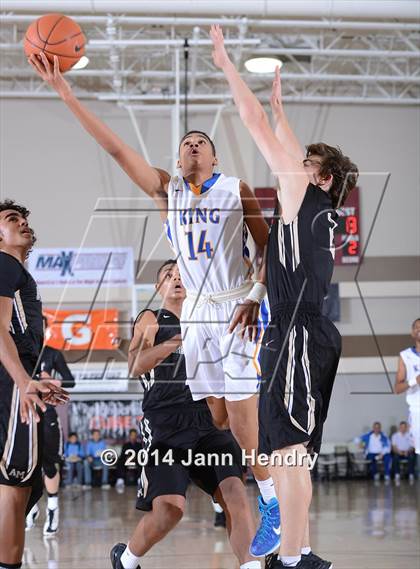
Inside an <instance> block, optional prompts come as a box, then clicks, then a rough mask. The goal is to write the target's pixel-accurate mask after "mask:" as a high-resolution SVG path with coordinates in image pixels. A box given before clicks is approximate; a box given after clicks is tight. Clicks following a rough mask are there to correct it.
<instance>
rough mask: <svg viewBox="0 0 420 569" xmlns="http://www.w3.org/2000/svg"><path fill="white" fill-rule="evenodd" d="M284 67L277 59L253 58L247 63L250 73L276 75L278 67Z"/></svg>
mask: <svg viewBox="0 0 420 569" xmlns="http://www.w3.org/2000/svg"><path fill="white" fill-rule="evenodd" d="M282 65H283V62H282V60H281V59H278V58H277V57H251V58H250V59H247V60H246V61H245V67H246V70H247V71H249V72H250V73H274V72H275V70H276V67H280V68H281V66H282Z"/></svg>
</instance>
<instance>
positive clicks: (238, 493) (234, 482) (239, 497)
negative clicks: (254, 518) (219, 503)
mask: <svg viewBox="0 0 420 569" xmlns="http://www.w3.org/2000/svg"><path fill="white" fill-rule="evenodd" d="M219 489H220V492H221V494H222V498H223V501H224V502H225V504H226V506H227V508H228V510H229V511H231V510H232V509H239V510H242V511H243V508H244V505H245V504H246V503H247V497H246V493H245V487H244V485H243V483H242V481H241V480H240V479H239V478H236V477H233V476H232V477H229V478H226V479H225V480H223V481H222V482H221V483H220V486H219Z"/></svg>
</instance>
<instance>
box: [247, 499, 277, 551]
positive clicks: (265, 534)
mask: <svg viewBox="0 0 420 569" xmlns="http://www.w3.org/2000/svg"><path fill="white" fill-rule="evenodd" d="M258 509H259V510H260V512H261V524H260V527H259V528H258V530H257V533H256V534H255V537H254V539H253V540H252V543H251V547H250V548H249V552H250V554H251V555H252V556H253V557H264V555H269V554H270V553H274V551H276V549H278V548H279V547H280V507H279V502H278V500H277V498H271V500H270V501H269V502H268V504H266V503H265V502H264V500H263V499H262V497H261V496H258Z"/></svg>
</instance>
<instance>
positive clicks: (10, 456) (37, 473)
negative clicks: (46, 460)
mask: <svg viewBox="0 0 420 569" xmlns="http://www.w3.org/2000/svg"><path fill="white" fill-rule="evenodd" d="M22 364H23V366H24V368H25V369H26V371H27V372H28V374H29V375H32V372H33V369H34V365H33V362H28V361H22ZM0 394H1V396H0V484H3V485H6V486H21V487H31V488H32V493H31V496H30V499H29V503H28V506H27V513H28V512H29V511H30V510H31V508H32V506H33V505H34V504H35V503H36V502H37V501H38V500H39V499H40V497H41V496H42V473H41V460H42V458H41V457H42V444H43V417H42V413H40V417H41V421H40V422H39V423H36V421H35V419H34V418H32V421H31V422H30V424H29V425H26V424H24V423H22V421H21V420H20V411H19V390H18V388H17V386H16V384H15V382H14V381H13V380H12V378H11V377H10V376H9V374H8V373H7V371H6V370H5V368H4V367H3V366H2V365H1V364H0Z"/></svg>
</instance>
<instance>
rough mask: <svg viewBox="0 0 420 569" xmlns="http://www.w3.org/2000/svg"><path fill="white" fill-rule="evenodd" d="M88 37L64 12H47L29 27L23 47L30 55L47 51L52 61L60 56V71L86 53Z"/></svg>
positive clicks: (68, 67)
mask: <svg viewBox="0 0 420 569" xmlns="http://www.w3.org/2000/svg"><path fill="white" fill-rule="evenodd" d="M85 43H86V38H85V36H84V35H83V32H82V30H81V28H80V26H79V24H77V23H76V22H75V21H74V20H72V19H71V18H69V17H68V16H64V15H63V14H46V15H45V16H41V18H38V19H37V20H35V21H34V22H32V24H31V25H30V26H29V27H28V29H27V30H26V34H25V39H24V43H23V48H24V50H25V54H26V55H27V57H29V56H30V55H32V54H35V55H38V54H39V53H40V52H41V51H43V52H44V53H45V55H46V56H47V58H48V59H49V61H50V62H51V63H54V55H56V56H57V57H58V61H59V66H60V71H61V72H62V73H64V72H65V71H68V70H69V69H71V67H73V65H75V63H77V62H78V61H79V59H80V58H81V57H82V56H83V55H84V53H85Z"/></svg>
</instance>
